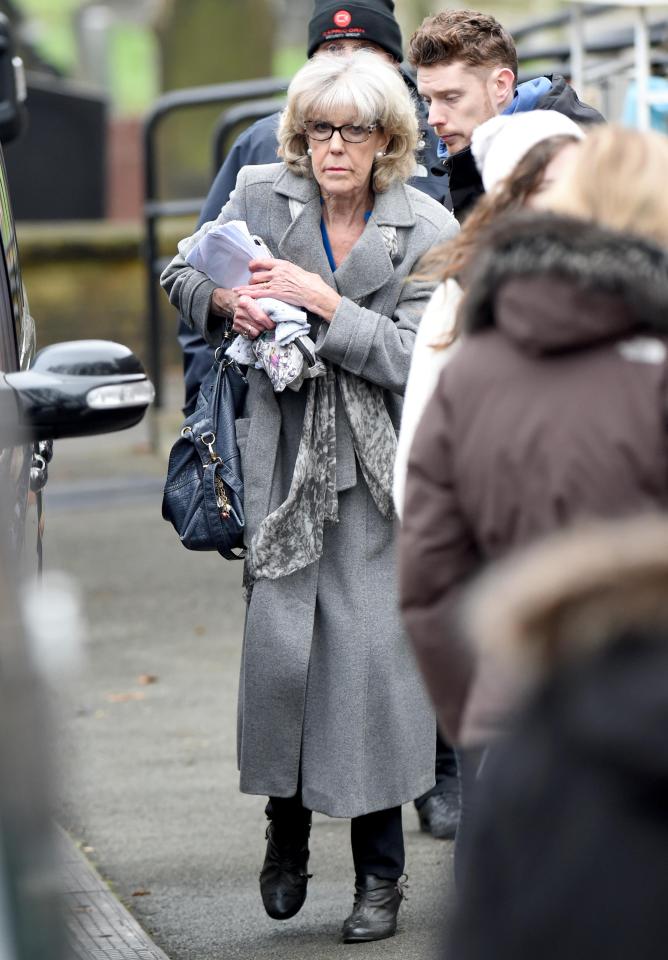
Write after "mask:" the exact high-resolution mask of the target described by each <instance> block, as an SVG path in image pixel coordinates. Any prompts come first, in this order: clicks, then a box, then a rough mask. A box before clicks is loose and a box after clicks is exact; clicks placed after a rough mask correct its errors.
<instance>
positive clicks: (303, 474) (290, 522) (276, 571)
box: [246, 365, 397, 581]
mask: <svg viewBox="0 0 668 960" xmlns="http://www.w3.org/2000/svg"><path fill="white" fill-rule="evenodd" d="M337 382H338V385H339V389H340V392H341V397H342V399H343V406H344V409H345V412H346V416H347V418H348V423H349V425H350V431H351V434H352V440H353V447H354V450H355V454H356V456H357V460H358V463H359V465H360V468H361V470H362V474H363V476H364V479H365V481H366V484H367V486H368V488H369V491H370V493H371V496H372V497H373V499H374V502H375V504H376V506H377V507H378V509H379V510H380V512H381V513H382V515H383V516H384V517H387V518H388V519H391V518H392V517H393V516H394V505H393V502H392V471H393V468H394V458H395V454H396V448H397V437H396V434H395V432H394V426H393V424H392V420H391V419H390V415H389V413H388V411H387V407H386V406H385V400H384V398H383V391H382V390H381V389H380V387H377V386H375V385H374V384H371V383H368V382H367V381H366V380H362V379H361V378H360V377H357V376H355V375H354V374H352V373H348V372H347V371H345V370H341V369H338V370H336V371H334V370H333V369H332V368H331V367H330V366H329V365H327V375H326V376H325V377H319V378H318V379H316V380H309V381H308V386H307V390H308V394H307V398H306V409H305V411H304V423H303V427H302V435H301V440H300V442H299V450H298V451H297V459H296V462H295V469H294V473H293V475H292V483H291V484H290V491H289V493H288V496H287V498H286V500H285V501H284V502H283V503H282V504H281V505H280V506H279V507H278V508H277V509H276V510H274V511H273V513H270V514H269V516H267V517H265V519H264V520H263V521H262V523H261V524H260V526H259V527H258V530H257V533H256V534H255V536H254V537H253V539H252V541H251V543H250V546H249V548H248V554H247V557H246V567H247V576H248V579H249V580H250V581H253V580H259V579H267V580H276V579H278V577H284V576H287V575H288V574H289V573H294V572H295V570H301V569H302V567H306V566H308V564H310V563H313V562H314V561H315V560H318V559H319V558H320V556H321V555H322V541H323V533H324V525H325V521H330V522H335V521H336V520H337V519H338V499H337V494H336V426H335V419H336V383H337Z"/></svg>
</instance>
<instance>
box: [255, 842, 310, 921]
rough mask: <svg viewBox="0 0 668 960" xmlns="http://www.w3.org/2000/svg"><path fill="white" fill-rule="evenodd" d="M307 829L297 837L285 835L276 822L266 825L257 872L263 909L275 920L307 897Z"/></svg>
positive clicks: (296, 910)
mask: <svg viewBox="0 0 668 960" xmlns="http://www.w3.org/2000/svg"><path fill="white" fill-rule="evenodd" d="M309 832H310V831H309V830H307V831H306V835H305V836H304V833H303V832H300V834H299V836H298V837H295V836H290V835H286V834H284V833H283V832H282V831H281V830H277V829H276V824H275V823H270V824H269V826H268V827H267V853H266V856H265V858H264V863H263V865H262V871H261V872H260V893H261V894H262V903H263V904H264V909H265V910H266V911H267V913H268V914H269V916H270V917H272V918H273V919H274V920H289V919H290V917H294V916H295V914H296V913H299V911H300V910H301V908H302V907H303V905H304V900H306V885H307V884H308V881H309V877H310V874H309V873H307V872H306V865H307V863H308V857H309V849H308V838H309Z"/></svg>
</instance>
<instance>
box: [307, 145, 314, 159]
mask: <svg viewBox="0 0 668 960" xmlns="http://www.w3.org/2000/svg"><path fill="white" fill-rule="evenodd" d="M306 153H307V155H308V156H309V157H312V156H313V150H311V148H310V147H309V148H308V150H307V151H306Z"/></svg>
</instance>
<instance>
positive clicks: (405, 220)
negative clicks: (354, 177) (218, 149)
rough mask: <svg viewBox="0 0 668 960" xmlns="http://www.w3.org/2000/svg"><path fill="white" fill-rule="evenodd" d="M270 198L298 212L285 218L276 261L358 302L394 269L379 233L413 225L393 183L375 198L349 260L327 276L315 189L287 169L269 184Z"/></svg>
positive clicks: (404, 196)
mask: <svg viewBox="0 0 668 960" xmlns="http://www.w3.org/2000/svg"><path fill="white" fill-rule="evenodd" d="M274 192H275V193H276V194H278V195H280V196H283V197H287V199H288V200H296V201H298V202H299V203H300V204H302V205H303V206H302V207H301V209H300V210H299V212H298V213H297V214H296V216H295V217H293V218H291V217H290V215H288V219H287V223H286V229H285V232H284V233H283V235H282V237H281V239H280V241H279V244H278V255H279V257H281V258H282V259H284V260H290V261H291V262H293V263H298V264H299V266H300V267H302V268H303V269H304V270H309V271H310V272H312V273H318V274H319V275H320V276H321V277H322V278H323V280H325V282H326V283H328V284H329V285H330V286H331V287H334V288H335V289H336V290H338V292H339V293H340V294H341V295H342V296H345V297H348V298H349V299H351V300H362V299H363V298H364V297H367V296H369V295H370V294H372V293H374V292H375V291H376V290H379V289H380V288H381V287H382V286H383V285H384V284H385V283H387V282H388V280H390V278H391V277H392V275H393V273H394V266H393V264H392V260H391V258H390V255H389V253H388V250H387V245H386V242H385V239H384V236H383V231H382V230H381V228H385V227H395V228H396V227H411V226H414V225H415V223H416V215H415V210H414V208H413V204H412V202H411V200H410V196H409V194H408V191H407V190H406V188H405V187H404V185H403V184H401V183H394V184H392V186H391V187H390V188H389V189H388V190H386V191H385V192H384V193H378V194H376V199H375V203H374V209H373V213H372V215H371V217H370V218H369V222H368V223H367V225H366V228H365V230H364V232H363V233H362V236H361V237H360V239H359V240H358V241H357V243H356V244H355V256H354V257H353V258H352V259H351V257H347V258H346V260H344V262H343V263H342V264H341V266H340V267H339V268H338V269H337V271H336V273H332V271H331V269H330V266H329V262H328V260H327V256H326V254H325V250H324V247H323V244H322V241H321V238H320V218H321V205H320V189H319V187H318V184H317V182H316V181H315V180H314V179H312V178H310V177H298V176H297V175H296V174H294V173H292V171H291V170H289V169H288V168H287V167H286V168H284V169H283V170H281V172H280V173H279V174H278V176H277V178H276V180H275V182H274Z"/></svg>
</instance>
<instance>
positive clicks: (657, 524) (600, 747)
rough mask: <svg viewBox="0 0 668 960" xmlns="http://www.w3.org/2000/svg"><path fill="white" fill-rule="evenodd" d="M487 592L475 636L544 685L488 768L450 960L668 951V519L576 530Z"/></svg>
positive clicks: (464, 868)
mask: <svg viewBox="0 0 668 960" xmlns="http://www.w3.org/2000/svg"><path fill="white" fill-rule="evenodd" d="M486 581H487V582H486V584H485V590H484V594H483V595H482V596H481V595H480V594H481V591H480V590H478V591H477V594H478V595H477V596H476V597H475V598H473V597H472V598H471V599H472V600H473V599H475V600H476V602H477V603H482V604H483V605H485V606H486V607H487V608H488V609H487V613H486V616H485V620H486V624H487V625H486V628H485V636H484V638H482V637H480V638H479V639H480V640H481V641H483V642H484V643H485V644H486V645H488V646H491V647H492V648H493V647H495V646H498V640H499V637H498V635H495V634H494V633H489V631H488V628H489V626H490V625H491V624H499V622H500V626H501V632H502V643H501V646H502V651H501V652H502V653H503V655H504V657H505V658H506V659H507V660H509V661H510V662H511V663H513V666H514V669H515V671H517V672H519V673H520V674H526V673H527V672H528V673H530V674H535V673H536V672H537V671H538V673H539V677H538V685H537V686H535V687H534V691H533V693H532V695H531V697H530V699H529V701H528V703H527V704H526V705H525V706H524V708H523V709H522V710H521V711H520V712H519V713H518V714H517V716H516V718H515V723H514V727H513V728H512V729H511V731H510V732H509V734H508V735H507V738H505V739H504V740H502V741H500V742H498V743H497V744H496V745H495V746H494V747H493V748H492V749H490V750H489V751H488V754H487V756H486V759H485V761H484V764H483V773H482V776H483V781H482V782H481V788H480V790H479V791H478V792H477V809H476V810H475V814H474V817H473V819H472V820H471V821H470V822H469V823H468V824H467V827H468V831H469V833H468V848H467V857H466V859H465V860H464V862H463V863H461V862H458V867H457V868H458V873H459V879H460V885H459V888H458V891H457V892H458V906H457V910H456V911H455V915H454V917H452V916H451V917H450V918H449V921H450V922H449V935H450V943H449V944H448V947H449V949H448V951H447V955H448V956H452V957H457V958H458V960H492V958H493V960H511V958H512V960H535V958H537V957H540V960H564V958H578V960H579V958H584V957H587V958H602V957H605V958H606V960H627V958H630V957H633V960H650V958H652V960H653V958H654V957H655V956H656V955H657V944H662V943H666V941H667V940H668V913H667V912H666V909H665V891H666V889H668V817H667V816H666V811H667V810H668V740H667V739H666V729H667V725H668V683H667V682H666V677H667V676H668V606H667V604H666V597H667V596H668V520H666V518H665V516H663V517H661V516H657V515H651V516H648V517H644V518H642V519H634V520H629V521H626V522H624V523H619V522H614V523H608V524H602V525H597V526H596V527H594V528H592V529H589V530H587V531H586V532H582V531H577V532H576V531H569V532H568V533H565V534H561V535H560V536H559V537H557V538H550V539H549V540H547V541H545V542H544V543H543V544H541V545H540V546H535V547H532V548H531V550H530V551H529V552H527V554H526V555H523V556H522V557H517V558H514V560H513V561H511V562H506V563H505V564H503V565H500V566H499V568H498V569H497V571H496V572H492V573H491V574H490V575H489V576H488V577H487V578H486ZM540 674H542V677H540ZM458 842H459V841H458ZM459 854H460V850H459V847H458V851H457V856H458V857H459ZM565 921H566V922H565ZM659 952H662V951H661V950H659Z"/></svg>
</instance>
